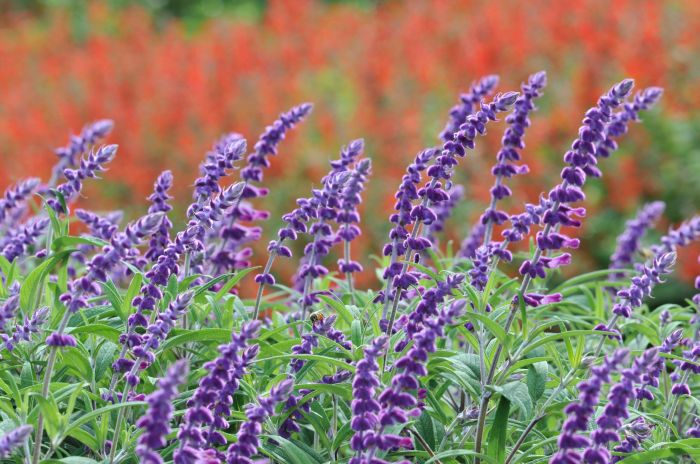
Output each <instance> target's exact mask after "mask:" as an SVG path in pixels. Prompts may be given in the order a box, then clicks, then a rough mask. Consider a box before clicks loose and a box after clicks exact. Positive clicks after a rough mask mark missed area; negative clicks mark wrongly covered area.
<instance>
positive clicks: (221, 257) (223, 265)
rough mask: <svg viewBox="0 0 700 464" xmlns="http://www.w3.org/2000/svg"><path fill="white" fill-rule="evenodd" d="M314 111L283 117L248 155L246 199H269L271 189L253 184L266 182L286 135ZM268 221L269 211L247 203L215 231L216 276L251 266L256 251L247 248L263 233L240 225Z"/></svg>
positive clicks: (296, 110) (299, 109)
mask: <svg viewBox="0 0 700 464" xmlns="http://www.w3.org/2000/svg"><path fill="white" fill-rule="evenodd" d="M312 108H313V106H312V105H311V104H308V103H305V104H302V105H299V106H295V107H293V108H292V109H291V110H289V111H287V112H286V113H282V114H281V115H280V116H279V118H278V119H277V120H276V121H275V122H274V123H272V124H271V125H270V126H268V127H267V128H266V129H265V132H263V134H262V135H261V136H260V138H259V139H258V141H257V143H256V144H255V150H254V151H253V153H251V154H250V155H248V158H247V162H246V166H245V167H244V168H243V169H241V179H242V180H243V181H244V183H245V190H244V191H243V198H244V199H253V198H260V197H264V196H265V195H267V189H263V188H258V187H255V186H254V185H253V184H254V183H257V182H262V180H263V169H264V168H267V167H269V166H270V161H269V160H268V157H269V156H275V155H277V147H278V145H279V144H280V142H281V141H282V140H283V139H284V137H285V135H286V133H287V132H288V131H290V130H291V129H293V128H294V127H295V126H296V125H297V124H299V123H300V122H302V121H303V120H304V119H305V118H306V116H308V115H309V113H311V110H312ZM268 217H269V213H268V212H267V211H259V210H257V209H255V208H253V206H252V205H251V204H250V203H249V202H247V201H239V202H237V203H236V204H235V205H234V206H233V207H232V208H230V209H229V211H228V212H227V214H226V217H225V219H224V220H223V221H221V223H219V224H218V227H217V229H216V230H215V232H216V233H218V235H219V237H220V238H221V244H219V245H218V246H213V247H212V249H211V250H210V251H209V252H208V256H209V259H210V261H211V263H212V266H213V273H214V275H217V274H221V273H224V272H228V271H229V270H232V269H242V268H245V267H248V266H250V261H249V258H250V256H251V255H252V253H253V251H252V249H251V248H250V247H246V246H245V245H246V244H248V243H250V242H253V241H256V240H258V239H259V238H260V235H261V231H260V228H259V227H247V226H244V225H243V224H240V222H241V221H245V222H256V221H261V220H265V219H267V218H268Z"/></svg>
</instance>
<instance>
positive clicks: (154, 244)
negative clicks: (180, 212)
mask: <svg viewBox="0 0 700 464" xmlns="http://www.w3.org/2000/svg"><path fill="white" fill-rule="evenodd" d="M172 185H173V173H172V172H170V171H163V172H162V173H161V174H160V175H159V176H158V179H156V182H155V183H154V184H153V193H152V194H151V195H150V196H149V197H148V200H149V201H150V202H151V206H150V207H149V208H148V212H149V213H164V215H163V219H162V220H161V221H160V226H159V227H158V229H157V230H156V231H155V233H154V234H153V236H152V237H151V240H150V241H149V242H148V251H147V252H146V258H147V259H148V260H150V261H151V262H152V263H155V262H156V260H157V259H158V257H159V256H160V255H161V254H162V253H163V251H164V250H165V247H167V246H168V243H170V229H172V227H173V223H172V222H170V219H168V216H167V213H168V212H170V211H171V210H172V209H173V207H172V206H170V204H169V203H168V200H170V199H171V198H172V197H171V196H170V195H168V190H170V188H171V187H172Z"/></svg>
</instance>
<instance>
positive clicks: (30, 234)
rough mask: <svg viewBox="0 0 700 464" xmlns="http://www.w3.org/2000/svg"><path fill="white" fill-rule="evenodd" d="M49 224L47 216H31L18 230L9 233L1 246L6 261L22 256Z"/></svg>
mask: <svg viewBox="0 0 700 464" xmlns="http://www.w3.org/2000/svg"><path fill="white" fill-rule="evenodd" d="M48 225H49V220H48V219H47V218H36V217H34V218H31V219H29V221H27V223H26V224H23V225H22V226H21V227H20V228H19V230H17V231H15V232H14V233H13V234H10V235H9V237H8V238H7V240H6V241H5V243H4V246H3V248H2V252H0V254H2V256H4V257H5V259H7V260H8V261H13V260H15V259H17V258H20V257H22V256H24V254H25V253H26V252H27V250H28V249H29V247H31V246H32V245H34V244H35V243H36V242H37V240H38V239H39V238H40V237H41V236H42V235H43V233H44V230H46V227H48Z"/></svg>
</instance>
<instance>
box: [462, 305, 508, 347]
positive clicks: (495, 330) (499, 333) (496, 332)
mask: <svg viewBox="0 0 700 464" xmlns="http://www.w3.org/2000/svg"><path fill="white" fill-rule="evenodd" d="M465 316H466V317H467V319H469V320H470V321H471V322H472V323H474V322H477V321H478V322H481V323H482V324H483V325H484V326H485V327H486V328H487V329H488V331H489V332H491V334H492V335H493V336H494V337H496V339H497V340H498V341H499V342H500V343H501V344H502V345H504V348H505V347H506V346H508V345H507V343H506V342H507V336H506V332H505V331H504V330H503V328H502V327H501V326H500V325H498V324H497V323H496V322H495V321H493V320H491V319H489V318H488V317H487V316H486V315H484V314H479V313H474V312H470V311H467V312H466V313H465Z"/></svg>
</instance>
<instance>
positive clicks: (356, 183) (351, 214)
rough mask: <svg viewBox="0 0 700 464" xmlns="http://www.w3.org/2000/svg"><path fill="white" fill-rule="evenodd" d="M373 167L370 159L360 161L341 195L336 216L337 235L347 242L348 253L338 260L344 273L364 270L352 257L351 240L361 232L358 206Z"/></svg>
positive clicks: (339, 266)
mask: <svg viewBox="0 0 700 464" xmlns="http://www.w3.org/2000/svg"><path fill="white" fill-rule="evenodd" d="M341 154H342V153H341ZM341 159H342V158H341ZM371 169H372V162H371V161H370V160H369V159H363V160H361V161H359V162H358V163H357V166H355V169H354V170H352V171H351V173H350V177H349V178H348V180H347V182H346V184H345V188H344V189H343V191H342V193H341V196H340V208H341V211H339V212H338V216H337V217H336V222H337V223H338V224H339V228H338V234H337V235H338V238H339V239H340V240H342V241H343V242H344V243H345V244H346V250H345V251H346V253H345V256H344V258H343V259H340V260H338V268H339V270H340V272H341V273H344V274H353V273H355V272H361V271H362V265H361V264H360V263H359V262H357V261H353V260H352V259H351V256H350V242H352V241H353V240H355V239H356V238H357V237H358V236H359V235H360V233H361V231H360V227H359V225H358V224H359V223H360V213H359V212H358V210H357V207H358V206H359V204H360V203H361V202H362V196H361V194H362V191H363V190H364V185H365V183H366V182H367V178H368V177H369V175H370V171H371ZM348 278H350V277H348Z"/></svg>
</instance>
